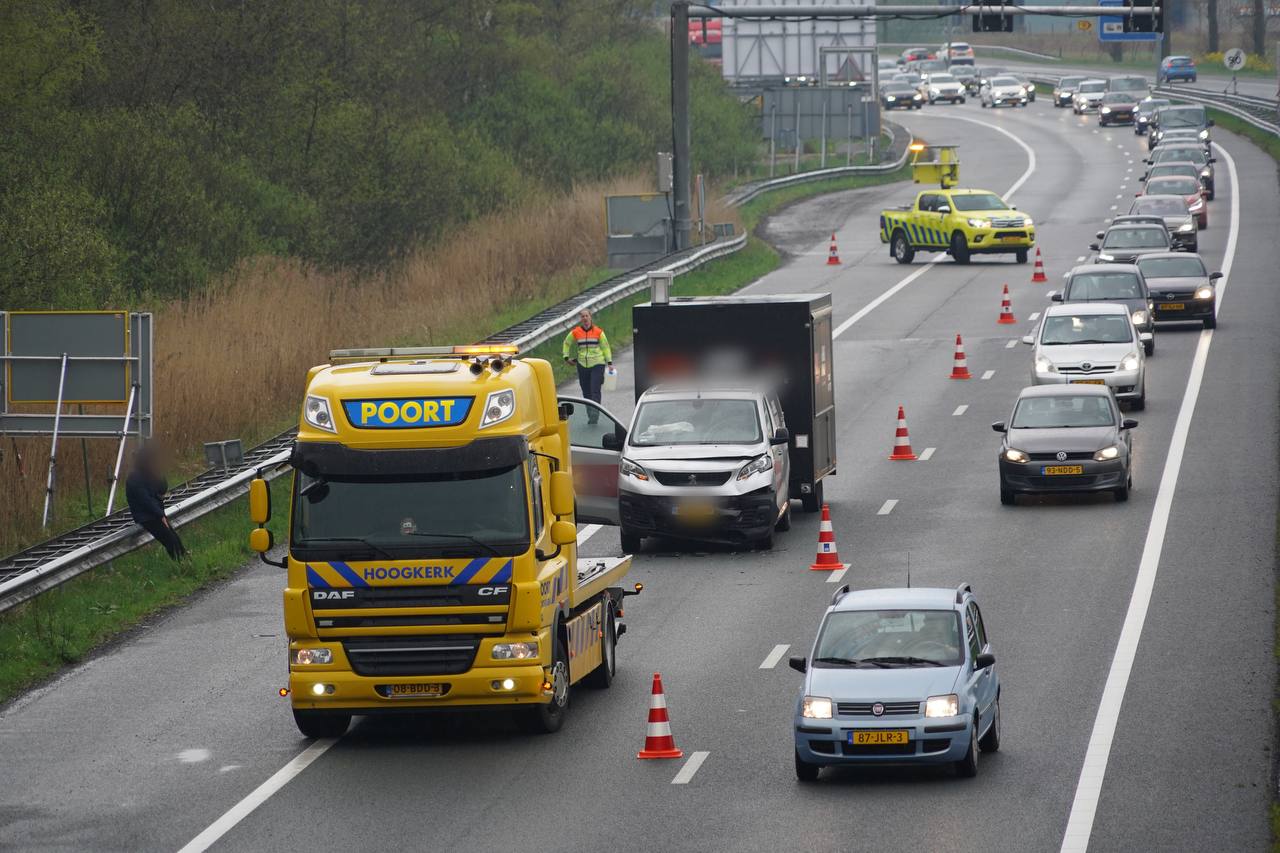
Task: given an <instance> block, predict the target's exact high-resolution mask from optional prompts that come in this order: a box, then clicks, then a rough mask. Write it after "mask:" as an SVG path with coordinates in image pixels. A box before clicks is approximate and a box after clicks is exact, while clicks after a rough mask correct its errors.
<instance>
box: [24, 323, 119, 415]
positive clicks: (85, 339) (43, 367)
mask: <svg viewBox="0 0 1280 853" xmlns="http://www.w3.org/2000/svg"><path fill="white" fill-rule="evenodd" d="M5 320H6V324H7V329H6V334H5V345H6V348H5V351H4V353H3V354H4V355H6V356H10V357H11V358H10V359H8V360H7V370H6V381H5V393H6V394H7V398H8V401H9V402H10V403H55V402H57V400H58V385H59V381H60V377H61V374H62V356H63V354H66V355H67V357H68V361H67V375H66V382H65V385H64V387H63V392H62V401H63V402H64V403H123V402H125V400H126V399H128V396H129V378H130V377H129V362H128V361H126V360H125V358H126V357H127V356H128V355H129V342H128V336H129V324H128V315H127V314H126V313H124V312H122V311H117V312H84V313H81V312H72V313H61V312H30V313H27V312H22V311H11V312H8V313H7V314H6V315H5ZM99 359H101V360H99Z"/></svg>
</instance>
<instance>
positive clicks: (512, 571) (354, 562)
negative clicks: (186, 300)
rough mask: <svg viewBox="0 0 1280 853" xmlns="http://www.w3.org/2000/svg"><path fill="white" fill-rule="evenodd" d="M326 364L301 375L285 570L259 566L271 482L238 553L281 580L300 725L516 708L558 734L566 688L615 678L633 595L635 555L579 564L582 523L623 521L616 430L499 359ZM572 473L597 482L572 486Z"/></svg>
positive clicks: (435, 350)
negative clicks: (245, 548)
mask: <svg viewBox="0 0 1280 853" xmlns="http://www.w3.org/2000/svg"><path fill="white" fill-rule="evenodd" d="M329 362H330V363H328V364H324V365H320V366H318V367H313V368H312V369H311V371H310V372H309V373H308V375H307V389H306V396H305V400H304V402H303V405H302V413H301V419H300V424H299V430H298V438H297V441H296V442H295V444H294V446H293V450H292V453H291V457H290V460H289V464H290V465H291V467H292V468H293V478H292V489H291V499H290V512H289V516H288V548H287V551H286V554H285V556H284V558H283V559H281V560H278V561H277V560H274V559H272V558H270V557H268V552H269V551H271V550H272V548H273V544H274V542H273V539H274V537H273V535H272V532H271V531H270V529H269V528H268V527H267V525H268V523H269V522H270V519H271V494H270V490H269V488H268V484H267V482H266V481H265V480H264V479H261V478H259V479H255V480H253V481H252V482H251V484H250V491H249V504H250V515H251V517H252V520H253V522H254V523H255V524H256V525H257V527H256V528H255V529H254V530H253V531H252V533H251V535H250V545H251V547H252V548H253V549H254V550H255V551H257V552H258V553H259V554H260V555H261V557H262V559H263V560H264V562H268V563H271V564H272V565H278V566H280V567H281V568H284V569H285V570H286V581H285V590H284V623H285V632H286V634H287V635H288V638H289V649H288V672H289V681H288V686H287V687H285V688H282V689H281V694H282V695H288V696H290V697H291V701H292V706H293V715H294V720H295V722H296V723H297V726H298V729H299V730H300V731H301V732H302V733H303V734H304V735H306V736H308V737H337V736H339V735H341V734H342V733H343V732H345V731H346V729H347V727H348V725H349V724H350V721H351V717H352V716H353V715H361V714H376V713H385V712H395V711H417V712H420V711H423V710H429V709H450V710H455V711H456V710H460V709H466V710H477V709H515V711H516V712H517V713H518V714H520V715H521V716H522V717H523V719H524V720H525V722H526V723H527V724H528V725H529V727H530V728H531V729H532V730H535V731H542V732H553V731H556V730H558V729H559V728H560V726H561V724H562V722H563V720H564V715H565V712H566V710H567V708H568V703H569V688H570V685H573V684H576V683H578V682H584V681H585V682H587V683H589V684H590V685H593V686H596V687H608V686H609V684H610V682H611V681H612V679H613V674H614V668H615V665H616V657H615V645H616V643H617V640H618V637H619V636H621V635H622V634H623V633H624V631H625V628H626V626H625V625H623V624H622V623H621V621H620V619H621V617H622V615H623V607H622V603H623V597H624V596H626V595H634V594H636V593H637V592H639V590H640V585H639V584H636V586H635V588H634V589H633V590H624V589H622V587H621V586H620V583H621V581H622V579H623V576H624V575H626V573H627V571H628V569H629V568H630V566H631V558H630V557H614V558H603V559H602V558H586V559H580V558H579V557H578V553H577V528H576V525H575V523H574V522H575V518H576V519H577V520H580V521H581V520H589V521H599V522H603V523H609V522H612V523H616V520H617V519H616V512H617V510H616V506H617V496H616V488H617V486H616V483H617V470H616V466H617V455H618V454H617V453H616V448H620V444H621V443H620V441H619V440H618V438H617V437H616V436H604V435H602V434H601V431H602V430H603V429H605V427H603V426H601V423H604V424H612V423H613V419H611V418H600V417H599V415H598V413H597V416H596V417H594V418H589V417H588V411H587V409H588V407H590V406H593V405H595V404H593V403H590V402H589V401H582V400H575V401H572V402H568V401H565V400H560V399H557V396H556V387H555V380H554V378H553V374H552V370H551V365H550V364H549V363H547V362H546V361H545V360H542V359H536V358H519V357H517V354H516V352H515V350H514V348H510V347H495V346H474V347H473V346H468V347H419V348H378V349H363V350H337V351H334V352H332V353H330V358H329ZM592 421H596V423H592ZM574 433H580V435H578V436H575V435H574ZM575 437H576V438H580V439H581V442H580V443H581V445H582V446H581V451H582V454H583V455H581V456H579V448H578V447H575V446H573V445H572V444H571V442H572V441H573V440H574V438H575ZM610 448H615V450H611V449H610ZM611 454H612V455H611ZM575 458H581V459H582V460H584V462H583V465H582V466H581V467H582V471H581V472H575V468H574V460H575ZM610 464H612V465H613V469H612V476H610V475H609V470H608V469H609V465H610ZM575 473H580V474H587V475H589V476H579V485H577V486H575V480H574V475H575ZM597 486H598V488H596V487H597ZM593 488H594V489H595V491H596V492H597V493H595V494H593V493H592V489H593Z"/></svg>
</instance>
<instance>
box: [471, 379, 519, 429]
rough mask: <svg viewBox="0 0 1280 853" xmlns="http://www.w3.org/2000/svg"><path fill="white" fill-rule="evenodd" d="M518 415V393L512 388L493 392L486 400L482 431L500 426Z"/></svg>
mask: <svg viewBox="0 0 1280 853" xmlns="http://www.w3.org/2000/svg"><path fill="white" fill-rule="evenodd" d="M515 413H516V392H515V391H513V390H511V389H510V388H504V389H503V390H501V391H493V392H491V393H490V394H489V396H488V397H486V398H485V401H484V417H482V418H481V419H480V429H484V428H485V427H491V426H493V425H494V424H500V423H502V422H503V421H505V420H508V419H510V417H511V416H512V415H514V414H515Z"/></svg>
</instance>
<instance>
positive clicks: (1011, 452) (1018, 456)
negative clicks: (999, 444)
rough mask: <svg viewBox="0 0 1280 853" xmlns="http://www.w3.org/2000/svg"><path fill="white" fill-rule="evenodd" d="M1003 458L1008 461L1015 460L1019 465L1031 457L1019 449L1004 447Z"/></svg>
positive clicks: (1028, 460)
mask: <svg viewBox="0 0 1280 853" xmlns="http://www.w3.org/2000/svg"><path fill="white" fill-rule="evenodd" d="M1004 458H1005V459H1006V460H1007V461H1009V462H1017V463H1018V464H1019V465H1022V464H1023V463H1026V462H1030V461H1031V457H1030V456H1028V455H1027V454H1026V453H1024V452H1023V451H1021V450H1015V449H1014V448H1012V447H1007V448H1005V451H1004Z"/></svg>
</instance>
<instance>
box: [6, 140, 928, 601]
mask: <svg viewBox="0 0 1280 853" xmlns="http://www.w3.org/2000/svg"><path fill="white" fill-rule="evenodd" d="M886 126H887V125H886ZM890 132H891V133H892V131H890ZM904 162H906V151H905V146H904V152H903V156H902V157H901V158H899V160H898V161H897V162H896V163H892V164H887V165H878V166H852V167H843V168H840V169H825V170H822V173H821V174H818V173H801V176H805V177H807V179H808V180H817V179H818V178H822V177H831V176H832V174H833V173H834V174H841V175H848V174H879V173H883V172H886V171H892V170H893V169H896V168H899V167H901V165H902V164H903V163H904ZM815 175H816V177H815ZM796 177H800V176H796V175H788V176H786V177H784V178H775V179H772V180H768V181H763V182H760V183H759V184H753V185H752V186H751V188H750V189H751V192H750V195H749V196H747V198H755V197H756V196H759V195H760V194H761V193H763V192H766V191H768V190H771V189H777V188H778V187H783V186H791V185H792V184H794V183H797V181H795V180H794V178H796ZM743 200H744V199H726V201H727V202H728V203H729V204H732V205H738V204H741V203H742V201H743ZM746 243H747V235H746V234H738V235H736V236H734V237H732V238H729V239H727V240H717V241H715V242H713V243H707V244H705V245H702V246H698V247H696V248H693V249H687V250H685V251H682V252H676V253H674V254H671V255H667V256H666V257H664V258H659V259H658V260H656V261H654V262H652V263H650V264H645V265H643V266H640V267H636V268H635V269H632V270H628V271H626V272H624V273H621V274H619V275H616V276H613V277H612V278H610V279H607V280H606V281H603V282H601V283H599V284H597V285H595V286H594V287H591V288H588V289H587V290H585V291H583V292H582V293H579V294H578V295H576V296H573V297H571V298H569V299H566V300H564V301H563V302H560V303H558V304H556V305H553V306H551V307H550V308H547V309H546V310H544V311H541V312H539V313H538V314H536V315H534V316H533V317H530V318H529V319H527V320H524V321H522V322H520V323H517V324H515V325H513V326H511V327H509V328H507V329H504V330H502V331H501V332H498V333H496V334H494V335H491V336H490V337H489V338H487V339H486V341H485V342H487V343H510V344H515V345H517V346H519V347H520V348H521V349H523V350H528V349H531V348H533V347H535V346H538V345H539V344H541V343H544V342H546V341H548V340H550V339H551V338H553V337H555V336H556V335H558V334H560V333H561V332H563V330H564V329H566V328H567V327H568V326H569V324H570V323H571V322H572V321H573V318H574V317H575V316H576V315H577V313H578V312H579V311H581V310H582V309H583V308H592V309H600V308H605V307H608V306H609V305H613V304H614V303H616V302H619V301H621V300H623V299H626V298H627V297H628V296H631V295H632V294H634V293H637V292H639V291H641V290H643V289H644V287H645V286H646V284H647V280H648V276H647V274H648V273H649V272H650V271H654V270H668V271H671V272H674V273H676V274H677V275H680V274H682V273H686V272H689V271H690V270H693V269H696V268H697V267H699V266H701V265H703V264H705V263H707V262H708V261H711V260H714V259H715V258H719V257H723V256H725V255H729V254H732V253H734V252H736V251H738V250H739V249H741V248H742V247H743V246H745V245H746ZM296 434H297V430H295V429H290V430H286V431H285V432H282V433H280V434H279V435H276V436H273V437H272V438H271V439H269V440H267V441H265V442H263V443H262V444H260V445H258V446H257V447H255V448H253V449H252V450H249V451H247V452H246V453H245V456H244V462H243V463H242V464H240V465H237V466H235V467H234V468H229V469H226V470H210V471H206V472H205V473H203V474H201V475H200V476H199V477H196V478H195V479H193V480H190V481H188V482H186V483H183V484H182V485H180V486H177V487H176V488H174V489H173V490H172V491H171V492H170V493H169V495H168V499H169V503H168V505H167V506H166V507H165V514H166V515H167V516H168V517H169V522H170V524H172V525H174V526H175V527H178V526H181V525H183V524H186V523H187V522H189V521H193V520H195V519H197V518H199V517H200V516H202V515H205V514H207V513H210V512H212V511H213V510H215V509H217V508H218V507H221V506H223V505H225V504H227V503H230V502H231V501H233V500H235V499H236V498H238V497H240V496H241V495H243V494H244V493H245V492H246V491H247V490H248V482H249V480H251V479H253V478H254V477H255V476H258V475H259V474H261V475H262V476H264V477H266V478H267V479H274V478H275V477H278V476H280V475H281V474H283V473H285V472H286V471H287V470H288V469H287V467H285V466H286V463H287V462H288V460H289V452H290V446H291V445H292V444H293V439H294V436H295V435H296ZM150 541H151V535H150V534H149V533H146V532H144V531H142V530H141V529H140V528H139V527H138V526H137V525H136V524H134V523H133V519H132V518H131V517H130V515H129V512H128V511H127V510H122V511H120V512H116V513H113V514H112V515H109V516H107V517H105V518H100V519H98V520H97V521H95V522H92V523H91V524H86V525H84V526H83V527H79V528H76V529H75V530H72V531H69V532H67V533H64V534H62V535H61V536H56V537H54V538H52V539H49V540H47V541H45V542H41V543H40V544H38V545H34V546H32V547H30V548H27V549H26V550H23V551H20V552H18V553H17V554H13V555H11V556H9V557H6V558H5V559H3V560H0V613H3V612H4V611H6V610H9V609H10V608H12V607H14V606H16V605H18V604H21V603H22V602H24V601H27V600H29V599H31V598H34V597H35V596H37V595H39V594H40V593H42V592H46V591H48V590H50V589H53V588H54V587H56V586H58V585H59V584H62V583H65V582H66V581H69V580H71V579H72V578H74V577H76V576H78V575H81V574H84V573H85V572H87V571H90V570H91V569H94V568H96V567H98V566H100V565H102V564H103V563H106V562H107V561H109V560H112V559H114V558H116V557H119V556H121V555H123V554H127V553H129V552H130V551H133V550H135V549H137V548H140V547H141V546H143V545H145V544H146V543H148V542H150Z"/></svg>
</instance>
